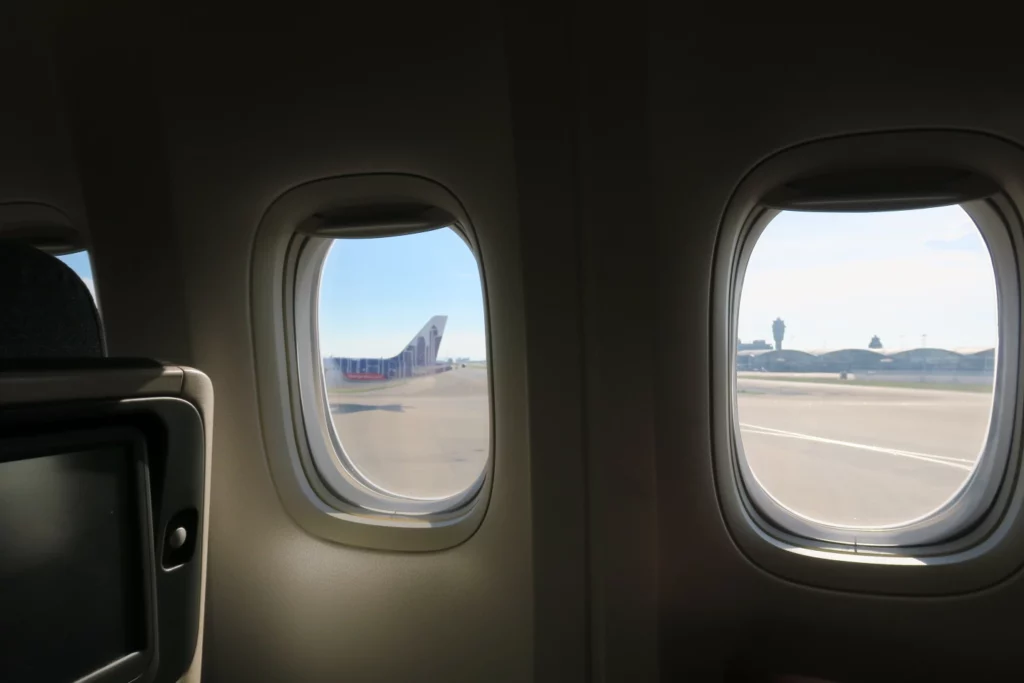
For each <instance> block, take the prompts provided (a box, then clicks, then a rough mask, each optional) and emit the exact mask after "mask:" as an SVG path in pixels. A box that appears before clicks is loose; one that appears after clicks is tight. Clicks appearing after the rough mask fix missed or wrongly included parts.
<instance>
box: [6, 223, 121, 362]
mask: <svg viewBox="0 0 1024 683" xmlns="http://www.w3.org/2000/svg"><path fill="white" fill-rule="evenodd" d="M103 355H105V353H104V344H103V327H102V325H101V324H100V316H99V313H98V312H97V310H96V304H95V302H94V301H93V299H92V294H90V293H89V290H88V289H87V288H86V286H85V283H84V282H82V280H81V279H80V278H79V277H78V275H76V274H75V271H73V270H71V269H70V268H69V267H67V266H66V265H64V264H63V263H62V262H61V261H60V260H59V259H57V258H56V257H54V256H50V255H49V254H47V253H44V252H42V251H39V250H38V249H36V248H35V247H32V246H29V245H27V244H24V243H22V242H15V241H11V240H0V358H4V359H10V358H68V357H79V358H81V357H89V358H95V357H99V356H103Z"/></svg>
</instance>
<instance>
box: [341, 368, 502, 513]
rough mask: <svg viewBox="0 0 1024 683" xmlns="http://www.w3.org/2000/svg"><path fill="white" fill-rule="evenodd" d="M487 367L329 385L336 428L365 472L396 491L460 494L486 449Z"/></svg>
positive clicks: (477, 472) (479, 467) (481, 465)
mask: <svg viewBox="0 0 1024 683" xmlns="http://www.w3.org/2000/svg"><path fill="white" fill-rule="evenodd" d="M487 394H488V392H487V369H486V368H485V367H466V368H456V369H454V370H451V371H449V372H443V373H440V374H437V375H430V376H427V377H418V378H415V379H411V380H409V381H407V382H403V383H400V384H396V385H390V386H383V387H374V385H373V384H371V383H366V384H349V385H346V387H345V388H344V389H342V390H340V391H333V392H329V397H330V403H331V414H332V415H333V417H334V425H335V430H336V431H337V433H338V438H339V439H340V440H341V443H342V446H343V447H344V449H345V452H346V453H347V454H348V456H349V458H350V459H351V461H352V463H353V464H354V465H355V467H357V468H358V469H359V470H360V471H361V472H362V473H363V475H364V476H365V477H366V478H368V479H369V480H370V481H372V482H374V483H375V484H376V485H377V486H380V487H382V488H384V489H387V490H389V491H392V492H394V493H398V494H402V495H406V496H415V497H423V498H436V497H445V496H450V495H452V494H455V493H459V492H461V491H463V490H465V489H466V488H467V487H468V486H470V485H471V484H472V483H473V482H474V481H475V480H476V478H477V477H478V476H479V475H480V473H481V472H482V471H483V468H484V466H485V465H486V462H487V455H488V451H489V449H490V443H489V439H490V410H489V408H488V398H487Z"/></svg>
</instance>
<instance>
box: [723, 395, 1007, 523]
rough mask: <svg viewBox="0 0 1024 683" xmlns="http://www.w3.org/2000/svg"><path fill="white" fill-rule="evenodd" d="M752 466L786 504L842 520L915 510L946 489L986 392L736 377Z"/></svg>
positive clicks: (958, 478)
mask: <svg viewBox="0 0 1024 683" xmlns="http://www.w3.org/2000/svg"><path fill="white" fill-rule="evenodd" d="M737 391H738V395H737V402H738V406H739V420H740V424H741V432H740V433H741V434H742V437H743V438H742V440H743V450H744V453H745V454H746V457H747V460H748V462H749V463H750V467H751V469H752V470H753V472H754V475H755V476H756V477H757V479H758V480H759V481H760V482H761V484H762V485H763V486H764V487H765V488H766V489H767V490H768V492H769V493H770V494H771V495H772V496H773V497H775V498H776V499H777V500H778V501H780V502H781V503H782V504H783V505H785V506H786V507H788V508H789V509H791V510H793V511H795V512H797V513H799V514H802V515H804V516H806V517H810V518H812V519H816V520H819V521H824V522H829V523H832V524H840V525H844V526H861V525H868V526H874V525H885V524H897V523H901V522H907V521H909V520H911V519H914V518H916V517H919V516H921V515H925V514H927V513H929V512H931V511H932V510H934V509H935V508H937V507H938V506H940V505H941V504H942V503H943V502H945V501H946V500H947V499H948V498H949V497H950V496H951V495H953V494H954V493H955V492H956V491H957V490H958V489H959V488H960V487H961V485H962V484H963V483H964V481H965V480H966V478H967V477H968V475H969V474H970V473H971V471H972V470H973V467H974V463H975V461H976V460H977V458H978V456H979V454H980V449H981V447H982V445H983V444H984V441H985V438H986V434H987V430H988V421H989V414H990V411H991V402H992V396H991V394H989V393H975V392H969V391H938V390H932V389H897V388H887V387H867V386H844V385H836V384H815V383H804V382H786V381H779V380H771V379H753V378H748V377H740V378H739V379H738V381H737Z"/></svg>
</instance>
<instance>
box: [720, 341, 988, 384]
mask: <svg viewBox="0 0 1024 683" xmlns="http://www.w3.org/2000/svg"><path fill="white" fill-rule="evenodd" d="M995 357H996V350H995V349H994V348H981V349H954V350H949V349H936V348H917V349H903V350H885V349H878V350H871V349H838V350H829V351H798V350H796V349H783V350H780V351H776V350H748V349H745V350H740V351H737V352H736V369H737V370H738V371H741V372H742V371H762V372H827V373H833V372H834V373H843V372H848V373H850V372H852V373H869V374H877V373H885V374H889V373H893V374H896V373H898V374H914V375H934V376H942V377H944V378H950V377H962V378H964V379H967V378H970V377H971V376H976V377H977V379H978V380H979V381H984V380H987V381H989V382H991V380H992V377H993V374H994V372H995Z"/></svg>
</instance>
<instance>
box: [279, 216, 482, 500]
mask: <svg viewBox="0 0 1024 683" xmlns="http://www.w3.org/2000/svg"><path fill="white" fill-rule="evenodd" d="M437 229H441V230H452V231H453V232H455V234H457V235H458V236H459V237H460V238H461V239H462V241H463V242H464V243H465V244H466V248H467V249H469V250H470V252H471V253H473V257H474V259H476V261H477V267H478V269H479V264H480V259H479V257H478V256H477V254H476V252H475V251H473V247H472V245H471V243H470V241H469V239H468V238H467V237H466V235H465V234H464V233H463V232H462V228H461V226H459V225H458V224H457V223H456V224H454V225H450V226H446V227H444V228H437ZM408 234H412V233H409V232H400V233H397V234H395V235H390V236H389V237H398V236H402V235H408ZM298 239H299V240H300V242H301V246H300V252H301V253H300V256H299V258H298V261H297V264H296V281H295V288H294V292H295V294H294V306H295V309H294V310H295V329H296V334H295V343H296V360H297V363H298V379H299V397H300V403H301V406H302V416H303V420H304V422H305V427H306V438H307V439H308V441H309V448H310V451H311V453H312V459H313V464H314V466H315V467H316V470H317V475H319V477H320V478H321V480H322V481H323V483H324V484H325V485H326V486H327V487H328V489H329V490H330V492H331V493H332V494H333V495H334V496H336V497H337V500H336V501H335V502H336V504H338V505H339V506H340V505H348V506H354V507H355V508H356V509H360V510H365V511H369V512H374V513H382V514H388V515H421V516H422V515H436V514H439V513H448V512H451V511H452V510H457V509H459V508H461V507H463V506H464V505H466V504H467V503H469V502H470V501H472V500H473V499H474V498H475V497H476V496H477V494H478V493H479V492H480V490H481V488H482V487H483V485H484V481H485V480H486V478H487V474H488V470H489V468H490V462H489V461H490V457H491V453H490V448H488V454H487V459H488V462H487V463H486V464H485V465H484V467H483V469H482V470H481V472H480V474H479V475H478V476H477V477H476V479H475V480H474V481H473V482H472V483H471V484H470V485H469V486H468V487H467V488H466V489H465V490H463V491H461V492H459V493H457V494H455V495H451V496H438V497H419V496H409V495H405V494H402V493H400V492H396V491H389V490H388V489H385V488H383V487H381V486H378V485H377V484H375V483H374V482H373V481H371V480H370V479H369V478H368V477H366V476H365V475H363V473H362V472H361V471H360V470H359V466H358V465H357V464H356V462H355V461H354V460H353V458H352V457H351V456H350V455H349V453H348V452H347V451H346V450H345V447H344V445H343V443H342V440H341V438H340V437H339V435H338V433H337V430H336V428H335V426H334V421H333V420H332V419H331V417H330V410H329V401H328V398H327V389H326V386H325V384H324V371H323V356H322V354H321V353H320V335H319V325H318V311H319V307H320V283H321V280H322V275H323V268H324V264H325V262H326V260H327V254H328V252H329V251H330V248H331V246H332V244H333V243H334V241H335V239H344V237H343V236H342V235H339V236H338V237H336V238H335V237H331V238H324V237H304V238H302V237H300V238H298ZM379 239H387V238H386V237H384V238H379ZM478 272H479V270H478ZM303 358H308V359H309V362H306V363H303V362H302V359H303ZM318 361H319V362H318ZM488 399H489V397H488Z"/></svg>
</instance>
